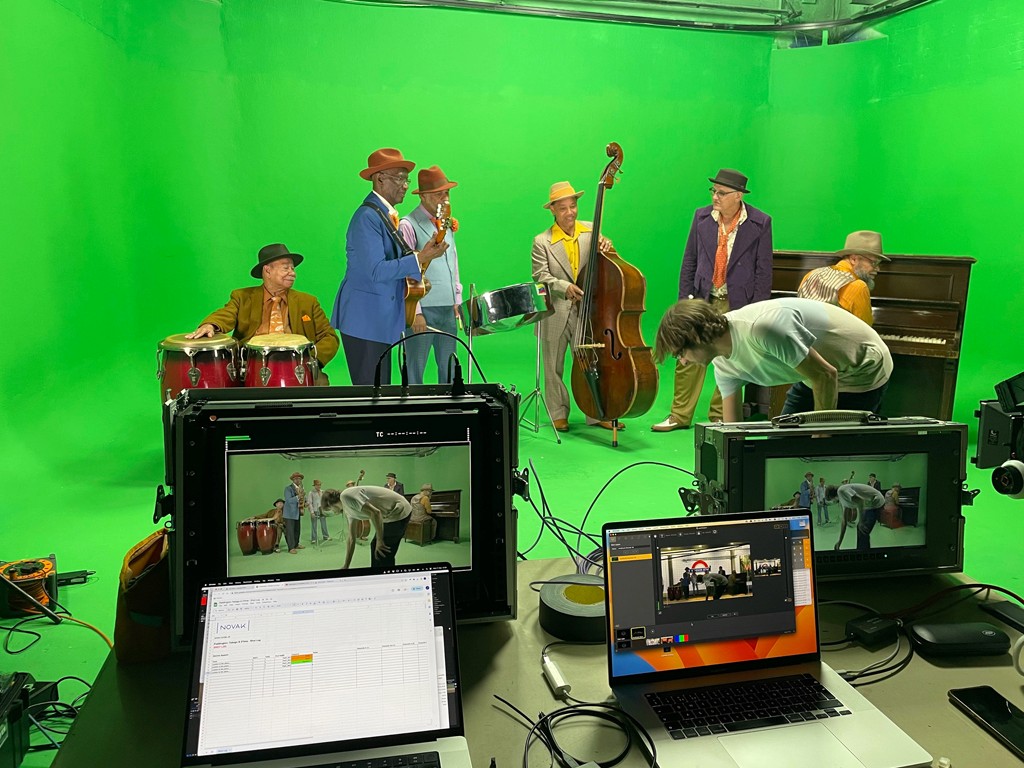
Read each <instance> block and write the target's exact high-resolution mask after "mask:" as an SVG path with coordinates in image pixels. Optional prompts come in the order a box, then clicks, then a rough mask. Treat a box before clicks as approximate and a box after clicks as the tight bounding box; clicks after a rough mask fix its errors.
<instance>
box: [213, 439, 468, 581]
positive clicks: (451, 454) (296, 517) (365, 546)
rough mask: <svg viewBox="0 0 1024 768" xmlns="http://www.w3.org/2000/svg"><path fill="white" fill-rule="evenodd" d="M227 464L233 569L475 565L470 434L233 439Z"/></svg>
mask: <svg viewBox="0 0 1024 768" xmlns="http://www.w3.org/2000/svg"><path fill="white" fill-rule="evenodd" d="M239 445H244V443H240V444H239ZM225 469H226V488H227V494H226V510H225V512H226V514H225V521H226V526H227V534H228V535H227V537H226V539H225V541H226V546H227V552H226V555H227V575H228V576H229V577H237V576H252V575H261V574H277V573H297V572H305V571H322V570H330V569H334V568H342V567H353V568H360V567H378V568H383V567H389V566H391V565H395V564H399V565H401V564H408V563H421V562H450V563H451V564H452V567H453V568H456V569H460V568H470V567H472V555H471V544H472V531H471V530H470V528H471V521H472V515H471V514H470V510H471V504H472V499H471V498H470V495H471V482H470V478H471V466H470V446H469V444H468V443H463V444H445V445H410V444H403V445H401V446H394V447H391V448H382V447H380V446H373V447H372V448H369V447H366V448H318V449H316V450H298V449H296V450H279V451H265V450H264V451H258V450H247V449H245V448H244V447H242V448H240V449H236V448H235V447H234V446H230V447H229V449H228V451H227V455H226V462H225Z"/></svg>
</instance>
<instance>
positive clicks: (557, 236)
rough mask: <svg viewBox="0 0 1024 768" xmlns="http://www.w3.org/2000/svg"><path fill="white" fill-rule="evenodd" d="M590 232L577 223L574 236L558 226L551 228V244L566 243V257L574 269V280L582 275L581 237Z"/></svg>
mask: <svg viewBox="0 0 1024 768" xmlns="http://www.w3.org/2000/svg"><path fill="white" fill-rule="evenodd" d="M584 232H590V227H588V226H586V225H585V224H581V223H580V222H579V221H577V222H576V226H575V228H574V230H573V233H572V235H571V236H570V235H567V234H565V232H564V231H563V230H562V228H561V227H560V226H558V225H557V224H555V225H553V226H552V227H551V244H552V245H554V244H555V243H558V242H564V243H565V255H566V257H567V258H568V259H569V268H570V269H572V276H573V279H575V278H577V277H579V274H580V235H581V234H583V233H584Z"/></svg>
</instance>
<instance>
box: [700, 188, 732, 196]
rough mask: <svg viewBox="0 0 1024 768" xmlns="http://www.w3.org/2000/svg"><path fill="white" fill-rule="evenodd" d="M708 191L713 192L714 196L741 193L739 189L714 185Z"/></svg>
mask: <svg viewBox="0 0 1024 768" xmlns="http://www.w3.org/2000/svg"><path fill="white" fill-rule="evenodd" d="M708 192H710V193H711V196H712V197H728V196H729V195H738V194H739V193H740V191H739V190H738V189H727V190H721V189H715V188H714V187H710V188H709V189H708Z"/></svg>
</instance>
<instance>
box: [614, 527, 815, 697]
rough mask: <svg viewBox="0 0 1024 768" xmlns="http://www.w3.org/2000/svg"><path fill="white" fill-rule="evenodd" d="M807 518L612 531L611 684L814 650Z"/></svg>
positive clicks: (782, 657) (812, 587)
mask: <svg viewBox="0 0 1024 768" xmlns="http://www.w3.org/2000/svg"><path fill="white" fill-rule="evenodd" d="M811 541H812V538H811V526H810V522H809V520H808V519H807V516H806V514H805V513H802V512H801V513H799V514H798V513H793V514H787V513H784V512H778V513H772V514H770V515H767V516H765V515H764V514H758V513H754V514H750V515H721V516H711V517H703V518H687V519H685V521H680V522H672V523H669V522H666V523H661V522H658V523H653V524H643V523H633V524H624V525H622V526H619V525H608V526H605V563H606V567H607V569H608V573H607V579H608V594H607V600H608V610H609V613H608V617H609V618H608V620H609V624H610V627H611V629H612V633H611V636H610V638H609V654H610V657H611V670H612V677H613V678H615V679H621V678H631V677H633V676H635V675H640V676H642V675H644V674H648V673H653V672H661V671H666V670H674V669H678V670H683V669H686V670H701V669H704V670H705V671H708V672H711V671H717V670H716V669H715V668H717V667H719V666H720V665H722V664H729V663H737V662H744V661H756V660H761V659H785V660H786V661H792V660H793V657H797V656H803V655H807V654H815V653H817V648H818V645H817V618H816V613H815V605H814V557H813V552H812V544H811Z"/></svg>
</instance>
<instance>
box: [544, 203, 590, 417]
mask: <svg viewBox="0 0 1024 768" xmlns="http://www.w3.org/2000/svg"><path fill="white" fill-rule="evenodd" d="M580 223H581V224H584V225H586V226H588V227H589V226H592V225H591V223H590V222H589V221H581V222H580ZM556 226H557V225H556ZM591 237H592V233H590V232H583V233H581V234H580V238H579V248H580V274H581V275H582V274H583V269H584V267H586V265H587V256H588V254H589V252H590V242H591ZM532 257H533V279H534V280H535V281H537V282H538V283H547V286H548V293H549V294H550V296H551V306H552V307H553V308H554V310H555V311H554V313H553V314H551V315H549V316H548V317H546V318H544V319H543V320H541V321H540V322H539V323H538V324H537V334H538V335H539V336H540V340H541V358H542V359H543V361H544V401H545V403H547V407H548V412H549V413H550V414H551V418H552V419H564V418H567V417H568V413H569V391H568V389H567V388H566V386H565V382H564V381H563V374H564V372H565V350H566V349H567V348H568V346H569V341H570V339H571V338H572V335H573V333H574V332H575V330H576V322H577V316H578V309H577V308H578V306H579V305H578V304H573V303H572V302H571V301H569V300H568V299H567V298H565V292H566V290H567V289H568V288H569V286H570V285H571V284H573V283H576V279H574V278H573V276H572V268H571V267H570V266H569V257H568V256H566V253H565V243H564V242H563V241H561V240H560V241H558V242H557V243H552V242H551V228H550V227H548V228H547V229H546V230H544V231H543V232H541V233H540V234H539V235H537V236H536V237H535V238H533V254H532ZM588 421H590V420H589V419H588Z"/></svg>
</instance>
